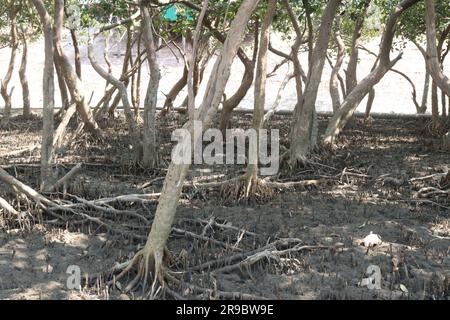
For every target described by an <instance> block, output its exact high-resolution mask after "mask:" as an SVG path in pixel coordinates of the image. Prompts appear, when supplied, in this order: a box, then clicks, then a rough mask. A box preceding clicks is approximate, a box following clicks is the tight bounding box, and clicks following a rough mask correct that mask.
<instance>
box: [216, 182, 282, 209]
mask: <svg viewBox="0 0 450 320" xmlns="http://www.w3.org/2000/svg"><path fill="white" fill-rule="evenodd" d="M274 196H275V191H274V188H273V186H271V185H269V184H268V183H267V182H265V181H264V180H261V179H258V178H257V179H247V178H245V177H243V178H241V179H237V180H235V181H230V182H228V183H224V184H223V185H222V186H221V188H220V197H221V199H222V201H223V203H225V204H226V203H235V202H236V201H237V202H245V203H248V202H266V201H268V200H270V199H272V198H273V197H274Z"/></svg>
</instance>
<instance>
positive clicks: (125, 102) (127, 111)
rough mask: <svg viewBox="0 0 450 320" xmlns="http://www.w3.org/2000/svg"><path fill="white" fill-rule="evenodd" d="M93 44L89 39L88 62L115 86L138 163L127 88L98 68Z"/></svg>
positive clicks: (138, 149) (138, 140) (138, 147)
mask: <svg viewBox="0 0 450 320" xmlns="http://www.w3.org/2000/svg"><path fill="white" fill-rule="evenodd" d="M93 42H94V39H92V38H91V39H89V43H88V57H89V61H90V62H91V65H92V67H93V68H94V70H95V71H96V72H97V73H98V74H99V75H100V76H101V77H102V78H103V79H105V80H106V81H108V82H109V83H111V84H112V85H113V86H115V87H116V88H117V90H118V91H119V92H118V96H119V97H120V98H121V100H122V103H123V108H124V113H125V117H126V119H127V122H128V127H129V130H130V135H131V139H132V141H131V143H132V146H133V152H134V155H135V160H136V161H139V160H140V159H141V155H142V147H141V137H140V134H139V129H138V127H137V125H136V122H135V120H134V116H133V111H132V106H131V103H130V100H129V99H128V92H127V88H126V87H125V85H124V84H123V82H121V81H120V80H119V79H116V78H114V76H113V75H112V74H111V73H108V72H107V71H106V70H104V69H103V68H102V67H101V66H100V64H99V63H98V62H97V60H96V59H95V54H94V44H93Z"/></svg>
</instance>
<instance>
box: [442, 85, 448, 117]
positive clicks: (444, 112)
mask: <svg viewBox="0 0 450 320" xmlns="http://www.w3.org/2000/svg"><path fill="white" fill-rule="evenodd" d="M441 105H442V117H443V118H445V117H447V96H446V95H445V93H444V92H443V91H442V90H441Z"/></svg>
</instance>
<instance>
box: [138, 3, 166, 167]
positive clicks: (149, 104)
mask: <svg viewBox="0 0 450 320" xmlns="http://www.w3.org/2000/svg"><path fill="white" fill-rule="evenodd" d="M141 15H142V20H141V30H142V33H143V38H144V45H145V50H146V51H147V61H148V64H149V66H150V80H149V82H148V86H147V93H146V96H145V103H144V140H143V142H144V155H143V158H142V164H143V165H144V166H145V167H147V168H152V167H154V166H156V164H157V159H158V151H157V141H156V103H157V101H158V88H159V80H160V79H161V72H160V71H159V65H158V60H157V58H156V46H155V39H154V34H153V30H152V24H153V21H152V18H151V16H150V12H149V10H148V8H147V7H146V6H145V5H141Z"/></svg>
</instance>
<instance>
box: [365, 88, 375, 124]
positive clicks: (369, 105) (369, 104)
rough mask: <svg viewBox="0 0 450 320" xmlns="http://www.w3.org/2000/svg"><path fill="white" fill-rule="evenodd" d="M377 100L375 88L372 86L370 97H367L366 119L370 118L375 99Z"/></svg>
mask: <svg viewBox="0 0 450 320" xmlns="http://www.w3.org/2000/svg"><path fill="white" fill-rule="evenodd" d="M374 100H375V89H374V88H372V89H370V91H369V97H368V98H367V104H366V113H365V114H364V121H366V120H367V119H369V116H370V111H372V106H373V101H374Z"/></svg>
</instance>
